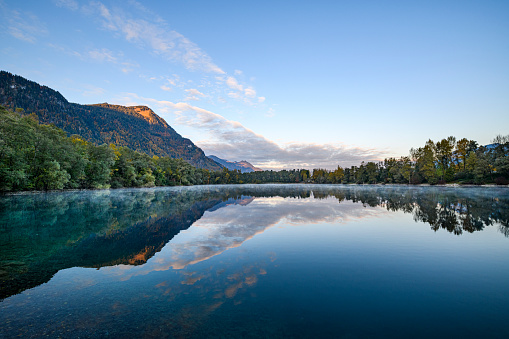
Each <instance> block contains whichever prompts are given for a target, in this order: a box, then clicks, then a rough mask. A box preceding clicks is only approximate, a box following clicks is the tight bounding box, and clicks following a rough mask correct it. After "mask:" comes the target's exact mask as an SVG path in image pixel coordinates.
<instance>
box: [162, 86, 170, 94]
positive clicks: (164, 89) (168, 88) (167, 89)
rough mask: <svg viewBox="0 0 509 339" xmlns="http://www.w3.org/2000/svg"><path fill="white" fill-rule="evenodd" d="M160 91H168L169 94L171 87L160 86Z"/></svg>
mask: <svg viewBox="0 0 509 339" xmlns="http://www.w3.org/2000/svg"><path fill="white" fill-rule="evenodd" d="M161 89H162V90H163V91H168V92H169V91H171V87H168V86H166V85H162V86H161Z"/></svg>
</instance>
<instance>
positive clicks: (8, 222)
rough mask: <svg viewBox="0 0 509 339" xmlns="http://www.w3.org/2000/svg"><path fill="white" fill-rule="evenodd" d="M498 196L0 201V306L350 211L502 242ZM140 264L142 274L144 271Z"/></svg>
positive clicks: (384, 191) (150, 195) (173, 193)
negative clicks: (66, 277)
mask: <svg viewBox="0 0 509 339" xmlns="http://www.w3.org/2000/svg"><path fill="white" fill-rule="evenodd" d="M311 196H312V197H313V198H312V199H310V197H311ZM508 196H509V194H508V193H507V190H504V189H499V188H484V189H482V190H480V189H477V188H474V189H471V190H469V189H466V188H461V189H456V188H452V187H426V188H425V187H394V186H390V187H384V186H369V187H368V186H350V185H347V186H337V185H291V184H290V185H230V186H228V185H224V186H194V187H187V188H182V187H179V188H155V189H137V190H118V191H114V192H110V191H95V192H94V191H92V192H64V193H50V194H47V195H46V194H38V195H18V196H11V197H1V199H0V222H1V224H2V229H1V230H2V232H0V245H1V246H0V248H2V249H4V250H2V252H0V274H2V275H0V279H1V281H0V291H1V295H0V297H2V298H4V297H6V296H9V295H12V294H16V293H19V292H20V291H23V290H25V289H27V288H31V287H33V286H36V285H38V284H40V283H43V282H46V281H48V280H49V279H51V277H52V276H53V275H54V273H56V272H57V271H58V270H60V269H64V268H68V267H74V266H82V267H97V268H98V267H103V266H109V265H117V264H127V265H141V264H145V263H147V261H148V260H149V259H150V258H152V257H153V256H154V255H155V254H156V253H158V251H160V250H161V249H163V247H164V246H165V244H166V243H168V242H169V241H171V248H172V250H173V252H172V256H173V259H172V260H170V261H166V262H165V263H164V265H163V263H158V265H159V266H160V267H161V268H163V267H167V268H166V269H169V268H170V267H171V268H174V269H181V268H184V267H186V266H188V265H191V264H196V263H198V262H200V261H203V260H206V259H204V258H210V257H213V256H216V255H218V254H220V253H223V252H224V251H225V250H227V249H228V248H233V247H238V246H240V245H241V244H242V243H243V242H245V241H246V240H247V239H251V238H252V237H253V236H254V235H256V234H259V233H261V232H264V231H265V230H266V229H267V228H269V227H272V226H273V225H275V224H277V223H280V222H285V223H289V224H302V223H306V222H307V223H312V222H346V221H348V220H349V219H348V216H349V215H353V214H352V211H357V210H358V211H363V213H364V215H366V213H367V214H368V215H369V213H370V212H369V211H376V213H375V212H371V213H373V216H376V215H378V214H379V213H382V212H383V213H388V211H389V212H390V211H403V212H405V213H412V214H413V215H414V219H415V220H416V221H422V222H425V223H428V224H429V225H431V228H432V229H433V230H435V231H437V230H439V229H445V230H447V231H448V232H452V233H454V234H461V233H462V232H475V231H479V230H482V229H483V228H484V227H485V226H487V225H494V224H499V231H500V232H501V233H502V234H504V235H505V236H508V235H509V231H508V230H509V228H508V225H509V215H508V214H509V203H508V200H509V199H508ZM267 197H272V198H267ZM494 197H495V198H494ZM338 202H339V204H338ZM347 202H348V203H347ZM358 203H359V204H358ZM350 205H351V206H354V207H352V211H350V212H348V211H347V207H348V206H350ZM374 207H377V208H376V209H374ZM239 211H241V212H242V213H240V212H239ZM341 211H343V214H342V215H341ZM204 213H205V216H206V218H205V219H202V220H199V219H200V218H201V216H202V215H203V214H204ZM349 213H350V214H349ZM196 220H199V221H198V222H196V223H194V222H195V221H196ZM193 223H194V224H193ZM192 224H193V228H192V229H191V230H193V232H195V231H196V230H201V232H202V233H200V232H198V233H194V235H193V236H194V238H192V237H190V235H189V234H188V235H187V236H188V237H190V238H188V240H189V241H190V239H191V240H192V241H191V242H188V243H187V244H184V241H183V240H182V239H181V237H184V238H183V239H185V236H186V231H184V232H181V234H179V235H178V236H176V237H175V235H176V234H177V233H178V232H179V231H181V230H186V229H188V228H189V226H190V225H192ZM195 226H196V227H195ZM204 230H206V232H205V231H204ZM193 239H194V240H193ZM6 249H7V250H6ZM153 259H158V256H157V255H156V257H154V258H153ZM152 261H154V260H151V261H150V262H149V264H151V262H152ZM154 264H156V261H154ZM146 265H147V264H145V265H143V270H145V271H146V270H150V269H149V266H147V267H145V266H146ZM131 269H132V267H131ZM2 271H3V272H2ZM134 271H139V272H138V273H139V274H141V271H142V269H141V267H140V266H138V268H137V269H135V270H134ZM134 271H133V273H134ZM5 272H7V273H5Z"/></svg>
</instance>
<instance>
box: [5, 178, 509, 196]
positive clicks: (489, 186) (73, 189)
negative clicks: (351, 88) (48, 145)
mask: <svg viewBox="0 0 509 339" xmlns="http://www.w3.org/2000/svg"><path fill="white" fill-rule="evenodd" d="M227 185H231V186H242V185H315V186H326V185H328V186H338V187H340V186H345V187H351V186H363V187H366V186H373V187H408V188H411V187H446V188H509V185H497V184H482V185H475V184H437V185H430V184H417V185H412V184H316V183H304V182H300V183H279V182H268V183H262V184H254V183H246V184H207V185H187V186H186V185H181V186H151V187H119V188H81V189H76V188H70V189H61V190H47V191H41V190H34V191H16V192H0V197H2V196H12V195H29V194H45V193H64V192H90V191H117V190H122V189H153V188H169V187H200V186H227Z"/></svg>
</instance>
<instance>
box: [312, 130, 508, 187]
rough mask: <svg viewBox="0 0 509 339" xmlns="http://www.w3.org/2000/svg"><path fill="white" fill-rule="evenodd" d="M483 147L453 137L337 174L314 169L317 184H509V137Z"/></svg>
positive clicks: (335, 171)
mask: <svg viewBox="0 0 509 339" xmlns="http://www.w3.org/2000/svg"><path fill="white" fill-rule="evenodd" d="M492 142H493V143H492V144H490V145H487V146H479V145H478V143H477V142H476V141H474V140H468V139H466V138H463V139H460V140H456V138H455V137H453V136H451V137H448V138H446V139H442V140H440V141H438V142H434V141H433V140H431V139H430V140H428V141H427V142H426V144H425V145H424V146H423V147H419V148H412V149H410V152H409V153H410V155H409V156H403V157H400V158H399V159H397V158H388V159H385V160H384V161H381V162H367V163H364V162H363V163H362V164H361V165H360V166H352V167H349V168H341V167H338V168H337V169H336V170H334V171H328V170H324V169H315V170H313V175H312V177H311V178H312V181H313V182H315V183H344V184H348V183H357V184H377V183H382V184H390V183H399V184H423V183H427V184H431V185H435V184H445V183H451V182H454V183H459V184H486V183H496V184H501V185H507V184H509V135H507V136H501V135H499V136H497V137H495V138H494V139H493V141H492Z"/></svg>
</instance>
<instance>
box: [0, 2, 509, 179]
mask: <svg viewBox="0 0 509 339" xmlns="http://www.w3.org/2000/svg"><path fill="white" fill-rule="evenodd" d="M0 13H1V15H2V20H1V21H2V23H1V25H2V29H1V31H0V36H1V41H2V44H1V45H0V69H2V70H6V71H9V72H11V73H14V74H18V75H21V76H24V77H26V78H28V79H30V80H33V81H36V82H39V83H41V84H44V85H47V86H49V87H51V88H54V89H56V90H58V91H59V92H60V93H62V94H63V95H64V96H65V97H66V98H67V99H68V100H69V101H71V102H77V103H81V104H87V103H99V102H108V103H113V104H122V105H134V104H142V105H147V106H149V107H151V108H152V109H153V110H154V111H155V112H156V113H157V114H158V115H160V116H161V117H163V118H164V119H165V120H166V121H167V122H168V123H169V124H170V125H171V126H172V127H174V128H175V129H176V130H177V132H179V133H180V134H182V135H183V136H185V137H188V138H190V139H191V140H192V141H193V142H195V143H196V144H197V145H198V146H200V147H202V148H203V150H204V151H205V153H206V154H207V155H212V154H213V155H216V156H219V157H221V158H226V159H228V160H248V161H250V162H251V163H253V164H254V165H256V166H259V167H262V168H265V169H278V168H316V167H327V168H334V167H335V166H337V165H341V166H350V165H354V164H359V163H360V162H361V161H369V160H378V159H383V158H385V157H388V156H398V157H399V156H401V155H407V154H408V151H409V149H410V148H411V147H420V146H423V145H424V143H425V142H426V141H427V140H428V139H430V138H431V139H433V140H435V141H437V140H440V139H442V138H446V137H448V136H450V135H453V136H456V137H457V138H463V137H466V138H468V139H474V140H477V141H478V142H479V143H480V144H487V143H489V142H490V140H491V139H493V137H495V136H496V135H497V134H503V135H506V134H509V62H508V60H509V2H508V1H313V2H309V1H291V2H290V1H253V2H245V1H221V0H219V1H193V0H186V1H181V0H180V1H145V2H135V1H109V0H104V1H88V0H55V1H51V0H48V1H42V0H41V1H30V0H27V1H11V0H0Z"/></svg>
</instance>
